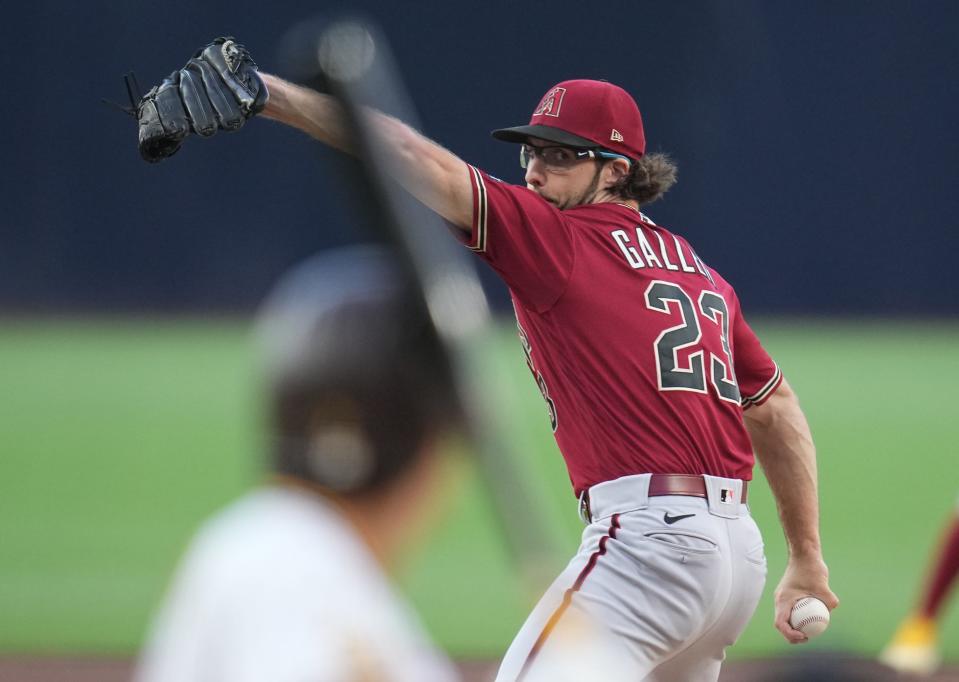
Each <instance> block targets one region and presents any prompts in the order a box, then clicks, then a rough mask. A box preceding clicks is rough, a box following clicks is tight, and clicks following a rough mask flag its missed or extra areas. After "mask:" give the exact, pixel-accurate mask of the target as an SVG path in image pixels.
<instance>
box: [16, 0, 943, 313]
mask: <svg viewBox="0 0 959 682" xmlns="http://www.w3.org/2000/svg"><path fill="white" fill-rule="evenodd" d="M317 10H319V11H322V12H326V13H328V14H329V13H335V12H337V11H350V10H358V11H363V12H365V13H366V14H368V15H369V16H371V17H373V18H375V19H378V20H379V21H380V22H382V24H383V25H384V26H385V27H386V30H387V32H388V34H389V35H390V37H391V38H392V41H393V43H394V47H395V51H396V52H397V54H398V58H399V61H400V65H401V67H402V69H403V71H404V73H405V76H406V79H407V83H408V86H409V88H410V91H411V94H412V97H413V99H414V101H415V102H416V103H417V104H418V107H419V109H420V112H421V118H422V122H423V128H424V129H425V132H426V133H428V134H429V135H430V136H432V137H434V138H435V139H437V140H438V141H440V142H441V143H442V144H444V145H446V146H448V147H449V148H451V149H452V150H454V151H455V152H457V153H458V154H460V155H461V156H463V157H464V158H466V159H467V160H469V161H471V162H473V163H475V164H476V165H479V166H481V167H483V168H485V169H487V170H489V171H490V172H492V173H493V174H495V175H497V176H499V177H502V178H504V179H508V180H510V181H520V180H521V174H520V169H519V168H518V165H517V163H516V156H517V154H516V151H515V149H513V148H510V147H508V146H505V145H502V144H500V143H496V142H494V141H493V140H491V139H490V138H489V136H488V133H489V131H490V130H491V129H492V128H494V127H499V126H502V125H511V124H515V123H518V122H523V121H525V119H526V118H527V117H528V115H529V112H530V110H531V109H532V107H533V106H534V105H535V104H536V102H537V101H538V99H539V97H540V95H541V94H542V93H543V92H544V91H545V90H546V89H547V88H548V87H549V86H550V85H551V84H553V83H554V82H557V81H559V80H563V79H566V78H571V77H591V78H605V79H608V80H611V81H613V82H616V83H618V84H621V85H622V86H624V87H625V88H627V89H628V90H630V91H631V92H632V93H634V95H635V96H636V98H637V100H638V101H639V104H640V107H641V109H642V111H643V113H644V116H645V121H646V127H647V136H648V139H649V146H650V148H651V149H653V150H659V151H667V152H670V153H671V154H672V155H673V156H674V157H675V159H676V160H677V162H678V164H679V167H680V182H679V184H678V186H677V187H676V188H675V189H674V190H673V191H671V192H670V194H669V195H668V198H667V199H666V200H665V201H663V202H662V203H661V204H659V205H655V206H653V207H651V208H650V211H649V212H650V214H651V215H652V216H653V217H654V219H656V220H657V221H658V222H661V223H662V224H665V225H667V226H669V227H671V228H673V229H674V230H675V231H677V232H679V233H681V234H684V235H685V236H687V237H688V238H689V239H690V240H691V241H692V242H693V244H694V245H695V246H696V247H697V249H698V251H699V252H700V254H701V255H702V257H703V259H704V260H706V261H707V262H708V263H710V264H711V265H713V266H715V267H717V268H718V269H719V270H720V271H722V272H723V273H724V274H725V275H726V276H727V278H728V279H729V280H730V281H732V282H733V283H734V285H736V286H737V288H738V290H739V292H740V296H741V298H742V299H743V301H744V305H745V307H746V309H747V310H748V311H751V312H755V313H775V314H790V313H827V314H869V315H900V314H906V315H955V314H956V313H957V312H959V296H957V295H956V294H957V293H959V292H957V288H959V287H957V284H956V277H955V267H954V266H953V265H952V263H951V260H952V257H953V254H954V253H955V252H956V250H957V246H959V236H957V230H956V228H955V225H954V222H955V218H954V216H955V215H956V214H957V212H959V193H957V192H956V191H955V189H954V185H955V182H956V179H957V172H956V166H955V160H956V159H957V158H959V126H956V123H955V122H956V120H957V113H959V112H957V102H959V93H957V88H959V78H957V77H956V70H957V64H959V54H957V53H959V41H956V39H955V30H956V27H957V26H959V4H957V3H954V2H948V1H932V0H930V1H923V2H910V3H903V2H897V1H889V0H877V1H875V2H853V1H851V0H845V1H840V2H834V1H825V0H819V1H813V2H802V3H797V2H790V1H787V0H769V1H767V2H761V1H759V0H724V1H719V0H716V1H712V2H710V1H706V0H689V1H685V2H639V1H633V2H606V3H601V4H598V3H581V2H575V1H573V0H552V1H551V2H548V3H546V2H526V3H514V2H505V1H504V0H489V1H487V2H484V3H468V2H462V1H461V0H451V1H449V2H442V3H440V2H436V3H426V2H406V3H398V2H386V1H385V0H364V1H362V2H357V3H352V4H350V3H340V4H335V3H328V4H324V5H315V4H312V3H300V2H293V1H292V0H276V1H275V2H272V3H269V4H267V3H262V2H260V3H256V2H251V1H249V0H235V1H233V2H230V3H220V2H208V3H200V2H193V1H190V2H187V1H186V0H170V1H169V2H166V3H163V4H162V6H161V5H155V4H153V5H151V4H148V3H142V2H139V3H138V2H130V3H117V2H105V1H104V0H92V1H88V2H79V1H77V0H73V1H66V2H59V1H53V0H39V1H37V2H30V3H27V2H23V1H20V2H15V3H6V4H5V5H4V7H3V9H2V10H0V39H2V42H3V45H4V49H3V50H2V53H0V59H2V60H3V62H4V64H3V66H4V69H3V73H4V80H5V84H4V86H5V87H4V89H5V91H6V92H7V93H8V97H9V100H8V102H7V104H6V105H5V106H4V107H3V112H2V114H0V117H2V120H3V122H4V125H3V127H2V129H3V130H4V132H5V140H4V144H3V151H2V152H0V154H2V159H3V163H2V171H0V172H2V181H0V201H2V203H3V207H4V210H3V217H2V218H0V221H2V222H0V245H2V248H0V272H2V273H3V276H2V277H0V309H2V310H36V309H97V310H148V311H190V310H201V311H204V310H216V309H229V310H244V309H248V308H249V307H250V306H251V305H253V304H254V303H255V301H257V300H258V298H259V297H260V296H261V295H262V293H263V292H264V291H265V290H266V288H267V287H268V285H269V283H270V282H271V281H272V279H273V278H274V277H275V276H276V275H277V274H278V273H279V272H281V271H282V270H283V269H284V268H285V267H287V266H288V265H289V264H290V263H292V262H294V261H296V260H299V259H300V258H302V257H304V256H305V255H307V254H309V253H311V252H312V251H314V250H316V249H318V248H322V247H324V246H327V245H330V244H336V243H342V242H346V241H351V240H353V239H355V238H356V237H355V232H354V231H353V230H352V229H351V228H350V227H349V226H348V225H347V223H348V222H349V215H350V214H349V211H348V210H347V209H346V208H345V207H344V204H343V201H342V199H341V196H340V195H341V191H342V187H341V186H340V185H338V184H337V180H338V178H337V177H336V176H337V175H338V173H337V171H336V167H335V165H334V164H333V163H332V161H333V160H334V155H333V153H331V152H328V151H325V150H321V149H319V147H318V146H317V145H314V144H312V143H310V142H308V141H307V140H306V138H305V137H304V136H302V135H301V134H298V133H295V132H293V131H290V130H285V129H282V128H281V127H280V126H278V125H276V124H273V123H270V122H267V121H254V122H253V123H251V124H250V125H249V126H248V127H247V128H245V129H244V130H243V131H241V132H239V133H236V134H232V135H225V134H220V135H217V136H216V137H215V138H213V139H211V140H207V141H197V140H191V141H189V142H188V143H187V145H186V147H185V148H184V149H183V150H182V151H181V152H180V154H178V155H177V156H176V157H174V158H173V159H171V160H169V161H167V162H165V163H163V164H160V165H158V166H148V165H147V164H145V163H143V162H142V161H140V159H139V157H138V155H137V152H136V147H135V126H134V124H133V121H132V119H129V118H125V117H124V116H122V115H121V114H119V113H117V112H116V111H113V110H111V109H110V108H108V107H106V106H104V105H102V104H101V103H100V101H99V100H100V98H101V97H108V98H112V99H115V100H119V101H122V100H123V99H124V98H125V94H124V90H123V85H122V82H121V78H120V76H121V74H122V73H123V72H124V71H126V70H128V69H131V68H132V69H135V70H136V71H137V73H138V75H139V77H140V80H141V82H142V84H143V85H144V87H147V86H148V85H149V84H152V83H154V82H156V81H158V80H159V79H160V78H162V77H163V76H164V75H166V74H167V73H169V72H170V71H171V70H173V69H174V68H178V67H179V66H181V65H182V63H183V62H184V61H185V60H186V59H187V58H188V57H189V55H190V54H191V53H192V51H193V50H195V49H196V48H197V47H199V46H201V45H202V44H204V43H205V42H207V41H208V40H209V39H211V38H212V37H214V36H216V35H219V34H223V33H232V34H235V35H237V36H238V37H239V38H241V39H242V41H243V42H245V43H246V44H247V45H248V46H249V47H250V48H251V49H252V51H253V54H254V56H255V57H256V58H257V60H258V61H259V62H260V64H261V66H262V67H263V68H264V69H266V70H276V69H277V68H279V67H278V64H277V53H278V46H279V43H280V40H281V37H282V36H283V35H284V32H285V31H286V30H287V29H288V28H289V26H290V25H291V24H292V23H294V22H295V21H297V20H301V19H303V18H306V17H308V16H310V15H311V14H312V13H314V12H316V11H317ZM494 288H496V287H494ZM497 296H498V299H499V300H500V301H502V300H503V297H502V289H501V288H498V294H497Z"/></svg>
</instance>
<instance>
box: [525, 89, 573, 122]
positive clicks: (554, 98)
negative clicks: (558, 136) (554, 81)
mask: <svg viewBox="0 0 959 682" xmlns="http://www.w3.org/2000/svg"><path fill="white" fill-rule="evenodd" d="M565 96H566V88H553V89H552V90H550V91H549V92H547V93H546V94H545V95H543V99H542V101H541V102H540V103H539V106H538V107H536V111H534V112H533V116H557V117H558V116H559V110H560V109H561V108H562V106H563V97H565Z"/></svg>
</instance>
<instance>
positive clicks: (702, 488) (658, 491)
mask: <svg viewBox="0 0 959 682" xmlns="http://www.w3.org/2000/svg"><path fill="white" fill-rule="evenodd" d="M746 484H747V481H743V492H742V495H741V496H740V498H739V501H740V502H745V501H746V488H747V485H746ZM659 495H689V496H691V497H706V481H705V480H704V479H703V477H702V476H693V475H690V474H653V475H652V478H650V479H649V496H650V497H657V496H659Z"/></svg>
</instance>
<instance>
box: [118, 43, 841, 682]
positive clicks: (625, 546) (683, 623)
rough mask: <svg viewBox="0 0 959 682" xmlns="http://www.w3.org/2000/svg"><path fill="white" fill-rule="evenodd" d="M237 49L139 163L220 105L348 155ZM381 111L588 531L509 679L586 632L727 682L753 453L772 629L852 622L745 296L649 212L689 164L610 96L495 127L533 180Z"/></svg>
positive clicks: (317, 103)
mask: <svg viewBox="0 0 959 682" xmlns="http://www.w3.org/2000/svg"><path fill="white" fill-rule="evenodd" d="M228 44H232V42H231V41H227V42H221V43H219V47H220V48H221V52H222V53H223V55H224V56H223V58H222V59H214V60H211V64H212V66H213V69H214V71H216V74H215V75H218V76H219V80H217V79H213V78H203V79H201V80H200V81H198V80H197V79H196V78H190V79H187V78H184V75H182V74H183V73H184V72H180V73H181V75H180V77H179V79H177V77H176V76H174V77H173V78H172V79H167V81H165V82H164V85H161V86H160V87H159V88H158V89H155V90H153V91H151V92H150V93H148V95H147V96H146V97H145V98H144V99H143V100H142V101H141V102H140V103H139V105H138V106H137V107H136V109H137V111H136V113H137V115H138V117H139V121H140V149H141V152H142V153H143V154H144V157H145V158H147V159H148V160H151V161H152V160H159V159H161V158H163V157H165V156H167V155H169V154H170V153H172V152H173V151H175V150H176V149H177V148H178V147H179V145H180V143H181V142H182V141H183V140H184V139H185V137H187V135H188V134H189V133H191V132H197V133H200V134H201V135H202V134H206V133H207V132H208V131H209V130H210V129H211V125H209V124H208V122H209V120H210V117H209V116H207V113H208V112H209V111H215V112H220V111H221V109H226V110H227V113H228V114H229V112H230V111H231V110H233V109H235V110H238V111H239V112H240V114H241V115H240V118H241V119H242V120H245V119H246V118H249V117H250V116H252V115H254V114H256V113H258V112H259V111H262V113H263V115H264V116H266V117H267V118H270V119H273V120H275V121H279V122H281V123H284V124H286V125H289V126H293V127H295V128H298V129H300V130H302V131H304V132H306V133H308V134H309V135H311V136H312V137H314V138H315V139H317V140H319V141H320V142H322V143H324V144H327V145H330V146H333V147H336V148H338V149H341V150H344V151H350V149H351V140H350V139H349V136H348V134H347V132H346V130H347V129H346V127H345V126H344V125H343V123H342V119H341V110H340V108H339V106H338V104H337V103H336V101H335V100H334V99H333V98H331V97H329V96H327V95H323V94H320V93H317V92H315V91H312V90H309V89H306V88H303V87H300V86H297V85H293V84H290V83H288V82H285V81H283V80H281V79H279V78H276V77H274V76H270V75H268V74H262V73H259V72H258V71H257V70H256V68H255V65H253V64H252V62H251V61H250V60H249V58H248V56H247V55H246V54H245V52H244V53H243V54H240V55H239V57H237V56H235V55H234V57H232V58H231V52H230V50H229V49H228V48H227V45H228ZM208 49H212V48H208ZM202 73H203V74H206V72H205V71H204V72H202ZM186 75H189V74H186ZM177 82H178V83H179V86H178V87H177ZM198 82H199V83H201V84H202V86H203V88H200V87H197V85H196V84H197V83H198ZM267 93H268V94H267ZM164 98H165V99H166V100H168V101H164ZM224 101H225V102H226V103H227V105H224V104H223V102H224ZM368 116H370V117H371V120H372V121H373V122H374V124H375V127H376V130H377V131H378V132H379V136H380V138H381V139H382V140H383V143H384V144H386V145H388V147H389V151H390V152H391V156H392V157H393V158H394V159H395V171H394V172H395V175H396V180H397V181H398V182H399V183H400V184H401V185H402V186H403V187H404V188H405V189H406V190H408V191H409V192H410V193H412V194H413V195H414V196H416V197H417V198H418V199H419V200H420V201H422V202H423V203H425V204H426V205H427V206H429V207H430V208H432V209H433V210H434V211H435V212H436V213H438V214H439V215H440V216H442V217H443V218H444V219H445V220H446V221H447V222H448V223H449V224H450V225H452V226H453V227H454V228H455V232H456V234H457V236H458V237H459V239H460V240H461V241H462V242H463V243H464V245H465V246H466V247H467V248H469V249H471V250H472V251H473V252H475V254H476V255H477V256H478V257H479V258H481V259H483V260H484V261H485V262H486V263H488V264H489V265H490V266H491V267H492V268H493V269H494V270H495V271H496V272H497V273H498V274H499V276H500V277H501V278H502V279H503V281H504V282H505V283H506V284H507V285H508V287H509V290H510V294H511V296H512V301H513V305H514V309H515V313H516V320H517V323H518V330H519V337H520V341H521V344H522V349H523V352H524V353H525V356H526V361H527V365H528V367H529V370H530V372H531V373H532V375H533V378H534V380H535V382H536V384H537V386H538V387H539V390H540V392H541V393H542V396H543V400H544V403H545V413H546V418H547V419H548V422H549V424H550V427H551V428H552V431H553V433H554V435H555V438H556V442H557V445H558V447H559V450H560V452H561V454H562V456H563V458H564V459H565V462H566V465H567V468H568V471H569V476H570V481H571V483H572V488H573V491H574V493H575V495H576V498H577V499H578V504H579V510H580V514H581V516H582V518H583V521H584V523H585V529H584V531H583V536H582V542H581V545H580V547H579V550H578V552H577V553H576V555H575V556H574V557H573V559H572V560H571V561H570V563H569V565H568V566H567V568H566V569H565V570H564V571H563V572H562V573H561V574H560V576H559V577H558V578H557V579H556V580H555V582H554V583H553V584H552V586H551V587H550V588H549V589H548V591H547V592H546V594H545V595H544V596H543V598H542V600H541V601H540V602H539V604H538V605H537V606H536V607H535V609H534V610H533V612H532V614H531V615H530V616H529V618H528V620H527V621H526V623H525V624H524V625H523V627H522V629H521V630H520V632H519V634H518V635H517V636H516V638H515V640H514V641H513V643H512V645H511V646H510V648H509V650H508V652H507V653H506V656H505V658H504V660H503V662H502V665H501V667H500V671H499V675H498V677H497V680H499V681H500V682H510V681H513V680H527V682H529V681H530V680H538V679H546V677H545V676H544V674H543V673H542V669H543V666H544V665H546V663H545V662H547V661H549V662H550V665H553V662H555V661H556V660H557V654H558V648H559V647H565V646H567V645H565V644H560V643H558V642H567V643H568V642H569V641H571V640H570V638H569V637H568V636H565V634H568V633H565V634H564V629H565V628H567V624H568V623H571V622H580V621H585V622H589V623H594V624H599V627H601V628H602V629H603V631H604V635H605V641H606V642H612V643H613V645H614V648H615V650H616V653H617V655H623V656H625V657H626V658H627V659H628V660H629V661H630V669H631V670H630V672H629V674H628V677H624V678H623V679H631V680H636V679H645V680H656V681H666V680H683V681H686V682H700V681H702V682H706V681H713V680H716V679H717V677H718V675H719V669H720V665H721V663H722V660H723V658H724V655H725V654H724V652H725V649H726V647H728V646H729V645H731V644H733V643H734V642H735V641H736V639H737V637H738V636H739V634H740V633H741V632H742V630H743V628H744V627H745V626H746V624H747V622H748V621H749V619H750V617H751V616H752V614H753V611H754V610H755V607H756V604H757V603H758V600H759V597H760V594H761V592H762V589H763V584H764V581H765V575H766V560H765V556H764V552H763V542H762V537H761V535H760V532H759V529H758V528H757V527H756V524H755V523H754V521H753V519H752V518H751V516H750V513H749V508H748V506H747V500H748V492H749V490H748V489H749V481H750V479H751V478H752V469H753V464H754V453H755V455H756V456H757V457H758V458H759V461H760V463H761V464H762V466H763V468H764V470H765V473H766V477H767V479H768V480H769V483H770V486H771V488H772V491H773V494H774V496H775V498H776V502H777V505H778V508H779V512H780V518H781V522H782V526H783V529H784V531H785V535H786V538H787V541H788V549H789V562H788V565H787V568H786V572H785V575H784V576H783V577H782V579H781V581H780V583H779V586H778V588H777V590H776V595H775V626H776V628H778V629H779V631H780V632H781V633H782V635H783V636H784V637H785V638H786V639H787V640H788V641H789V642H792V643H798V642H801V641H804V640H805V635H803V633H801V632H799V631H798V630H795V629H793V628H792V627H791V626H790V625H789V622H788V617H789V613H790V609H791V608H792V606H793V605H794V604H795V603H796V602H797V601H798V600H799V599H800V598H802V597H805V596H809V595H812V596H815V597H818V598H819V599H821V600H822V601H823V602H825V604H826V605H827V606H828V607H829V608H835V607H836V606H837V605H838V599H837V598H836V596H835V595H834V594H833V593H832V591H831V590H830V589H829V584H828V571H827V568H826V564H825V563H824V561H823V557H822V549H821V544H820V535H819V504H818V493H817V473H816V455H815V449H814V446H813V441H812V437H811V435H810V432H809V428H808V426H807V423H806V419H805V417H804V416H803V413H802V411H801V410H800V407H799V403H798V400H797V398H796V395H795V393H794V392H793V391H792V389H791V388H790V386H789V384H788V383H787V382H786V380H785V379H784V378H783V375H782V373H781V371H780V369H779V367H778V366H777V365H776V363H775V362H774V361H773V360H772V358H770V356H769V355H768V354H767V352H766V351H765V350H764V349H763V347H762V345H761V344H760V342H759V340H758V339H757V337H756V335H755V334H754V333H753V331H752V330H751V329H750V327H749V325H748V324H747V323H746V320H745V318H744V316H743V313H742V310H741V306H740V301H739V299H738V297H737V295H736V292H735V291H734V289H733V288H732V286H730V284H729V283H728V282H727V281H726V280H725V279H723V277H722V275H720V274H719V273H718V272H717V271H716V270H714V269H713V268H711V267H709V266H708V265H706V263H705V262H704V260H703V259H702V258H701V257H700V256H699V254H698V253H697V252H696V250H695V249H694V248H693V246H692V245H691V244H690V243H689V242H688V241H687V240H686V239H684V238H683V237H682V236H680V235H678V234H676V233H674V232H672V231H670V230H668V229H666V228H665V227H663V226H661V225H658V224H656V223H655V222H654V221H653V220H652V219H651V218H650V217H649V216H647V215H645V214H644V213H643V212H641V210H640V209H641V208H642V207H644V206H645V205H647V204H649V203H651V202H653V201H655V200H656V199H658V198H659V197H661V196H662V195H663V193H665V192H666V191H667V190H668V189H669V188H670V186H672V184H673V183H674V182H675V176H676V169H675V166H674V165H673V163H672V162H671V161H670V160H669V159H668V158H667V157H665V156H664V155H661V154H648V155H647V154H646V136H645V131H644V129H643V122H642V118H641V116H640V112H639V109H638V107H637V105H636V103H635V101H634V100H633V98H632V97H631V96H630V95H629V94H628V93H627V92H626V91H625V90H623V89H622V88H620V87H617V86H616V85H613V84H612V83H608V82H605V81H593V80H568V81H564V82H561V83H558V84H557V85H555V86H554V87H552V88H550V89H549V90H548V91H547V92H546V93H545V94H544V95H543V97H542V98H541V99H540V101H539V103H538V104H537V105H536V107H535V108H534V109H533V112H532V116H531V118H530V121H529V123H528V124H527V125H520V126H516V127H511V128H502V129H499V130H496V131H494V132H493V136H494V137H495V138H497V139H499V140H502V141H505V142H511V143H515V144H517V145H519V152H520V153H519V156H520V164H521V166H522V168H523V169H524V172H525V177H524V180H525V183H524V185H512V184H509V183H506V182H502V181H500V180H498V179H496V178H493V177H492V176H490V175H488V174H487V173H485V172H484V171H483V170H481V169H479V168H477V167H475V166H472V165H470V164H468V163H466V162H465V161H463V160H461V159H460V158H458V157H457V156H456V155H455V154H453V153H451V152H450V151H448V150H446V149H444V148H443V147H441V146H440V145H438V144H436V143H435V142H433V141H431V140H429V139H427V138H426V137H424V136H423V135H422V134H420V133H419V132H417V131H415V130H413V129H412V128H410V127H409V126H407V125H405V124H404V123H402V122H401V121H398V120H396V119H394V118H391V117H389V116H386V115H383V114H378V113H376V112H369V113H368ZM235 119H236V117H231V116H229V115H228V116H226V118H223V117H220V118H219V119H216V120H218V121H219V122H218V123H217V126H215V127H219V128H224V129H229V128H230V125H232V123H230V122H233V121H235ZM228 123H229V125H228ZM233 127H236V126H235V125H233ZM437 238H441V237H440V236H439V235H438V236H437ZM561 635H562V636H561ZM573 639H575V638H573ZM594 649H595V650H607V651H608V650H609V648H608V647H607V646H605V645H604V646H602V647H595V648H594ZM573 655H575V647H574V648H573ZM584 655H586V654H584ZM597 669H598V668H597ZM603 679H612V678H611V677H609V676H608V675H604V676H603Z"/></svg>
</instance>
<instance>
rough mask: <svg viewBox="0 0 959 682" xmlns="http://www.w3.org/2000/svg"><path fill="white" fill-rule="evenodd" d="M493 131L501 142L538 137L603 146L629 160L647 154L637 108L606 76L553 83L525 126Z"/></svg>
mask: <svg viewBox="0 0 959 682" xmlns="http://www.w3.org/2000/svg"><path fill="white" fill-rule="evenodd" d="M492 134H493V137H495V138H496V139H497V140H503V141H504V142H526V141H527V140H528V139H529V138H531V137H538V138H540V139H543V140H549V141H550V142H558V143H559V144H563V145H568V146H570V147H602V148H603V149H608V150H609V151H611V152H615V153H617V154H622V155H623V156H627V157H629V158H631V159H638V158H639V157H641V156H642V155H643V154H645V153H646V136H645V134H644V133H643V119H642V117H641V116H640V115H639V107H637V106H636V102H635V101H634V100H633V98H632V97H630V95H629V93H628V92H626V91H625V90H623V89H622V88H621V87H619V86H617V85H613V84H612V83H608V82H606V81H593V80H571V81H563V82H562V83H557V84H556V85H554V86H553V87H552V88H550V89H549V90H547V92H546V94H545V95H543V99H541V100H540V102H539V106H537V107H536V109H535V110H534V111H533V115H532V117H530V119H529V125H525V126H515V127H513V128H500V129H498V130H494V131H493V133H492Z"/></svg>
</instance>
